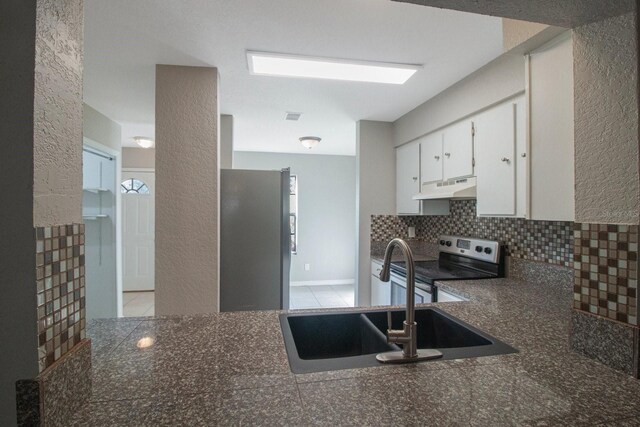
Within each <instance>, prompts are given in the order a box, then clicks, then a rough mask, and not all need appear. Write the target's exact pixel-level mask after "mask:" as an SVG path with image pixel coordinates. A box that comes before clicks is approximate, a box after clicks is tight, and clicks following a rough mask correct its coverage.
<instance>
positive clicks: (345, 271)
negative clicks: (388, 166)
mask: <svg viewBox="0 0 640 427" xmlns="http://www.w3.org/2000/svg"><path fill="white" fill-rule="evenodd" d="M286 167H289V168H291V174H293V175H297V176H298V192H299V196H298V215H299V219H298V221H299V223H298V233H299V234H298V253H297V254H295V255H292V256H291V281H292V282H308V281H322V280H344V279H346V280H354V278H355V271H354V269H355V268H354V266H355V236H356V230H355V218H356V213H355V212H356V211H355V210H356V207H355V200H356V161H355V157H352V156H325V155H308V154H280V153H259V152H249V151H236V152H235V153H234V169H257V170H280V169H283V168H286ZM304 264H311V269H310V270H309V271H305V270H304Z"/></svg>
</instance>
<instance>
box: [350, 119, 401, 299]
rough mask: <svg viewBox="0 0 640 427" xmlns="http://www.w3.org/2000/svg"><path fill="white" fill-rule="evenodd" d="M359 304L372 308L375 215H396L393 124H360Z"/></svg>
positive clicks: (357, 259)
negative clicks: (372, 243) (373, 220)
mask: <svg viewBox="0 0 640 427" xmlns="http://www.w3.org/2000/svg"><path fill="white" fill-rule="evenodd" d="M356 126H357V127H356V220H357V221H358V223H357V224H358V226H357V228H356V233H357V238H356V246H357V248H356V252H357V255H356V261H357V264H358V265H357V266H356V284H357V287H358V288H357V294H356V305H358V306H370V305H371V240H370V239H371V215H395V213H396V150H395V147H394V145H393V123H387V122H374V121H368V120H361V121H359V122H358V123H357V124H356Z"/></svg>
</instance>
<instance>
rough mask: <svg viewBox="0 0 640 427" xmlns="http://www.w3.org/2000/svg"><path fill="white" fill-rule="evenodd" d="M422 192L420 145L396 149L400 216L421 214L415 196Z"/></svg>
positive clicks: (409, 145) (397, 203)
mask: <svg viewBox="0 0 640 427" xmlns="http://www.w3.org/2000/svg"><path fill="white" fill-rule="evenodd" d="M419 192H420V144H419V143H417V142H414V143H412V144H408V145H403V146H402V147H398V148H397V149H396V211H397V213H398V214H414V215H417V214H420V202H418V201H417V200H413V196H415V195H416V194H418V193H419Z"/></svg>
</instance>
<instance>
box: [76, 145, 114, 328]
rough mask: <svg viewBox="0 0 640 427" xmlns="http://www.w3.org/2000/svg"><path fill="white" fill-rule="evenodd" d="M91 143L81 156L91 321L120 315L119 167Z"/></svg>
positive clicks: (85, 146) (111, 156)
mask: <svg viewBox="0 0 640 427" xmlns="http://www.w3.org/2000/svg"><path fill="white" fill-rule="evenodd" d="M88 142H89V141H87V140H85V145H84V148H83V153H82V154H83V158H82V161H83V165H82V177H83V183H82V220H83V222H84V224H85V276H86V313H87V318H88V319H95V318H112V317H116V316H117V314H118V298H117V295H118V280H117V266H116V265H117V249H116V248H117V246H116V224H117V220H118V219H117V216H116V212H117V202H116V200H117V197H116V189H117V187H116V186H117V178H116V175H117V164H116V157H115V155H113V154H110V153H109V152H107V151H102V150H100V149H98V148H95V147H92V146H90V145H88ZM94 145H96V144H94Z"/></svg>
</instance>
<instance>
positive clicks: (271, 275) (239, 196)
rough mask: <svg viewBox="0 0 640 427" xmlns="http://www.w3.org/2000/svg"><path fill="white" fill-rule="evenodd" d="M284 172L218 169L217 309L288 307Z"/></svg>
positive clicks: (288, 251)
mask: <svg viewBox="0 0 640 427" xmlns="http://www.w3.org/2000/svg"><path fill="white" fill-rule="evenodd" d="M289 176H290V174H289V169H285V170H282V171H256V170H240V169H222V170H221V171H220V311H246V310H277V309H283V308H285V309H288V308H289V271H290V265H291V249H290V239H291V237H290V230H289Z"/></svg>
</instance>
